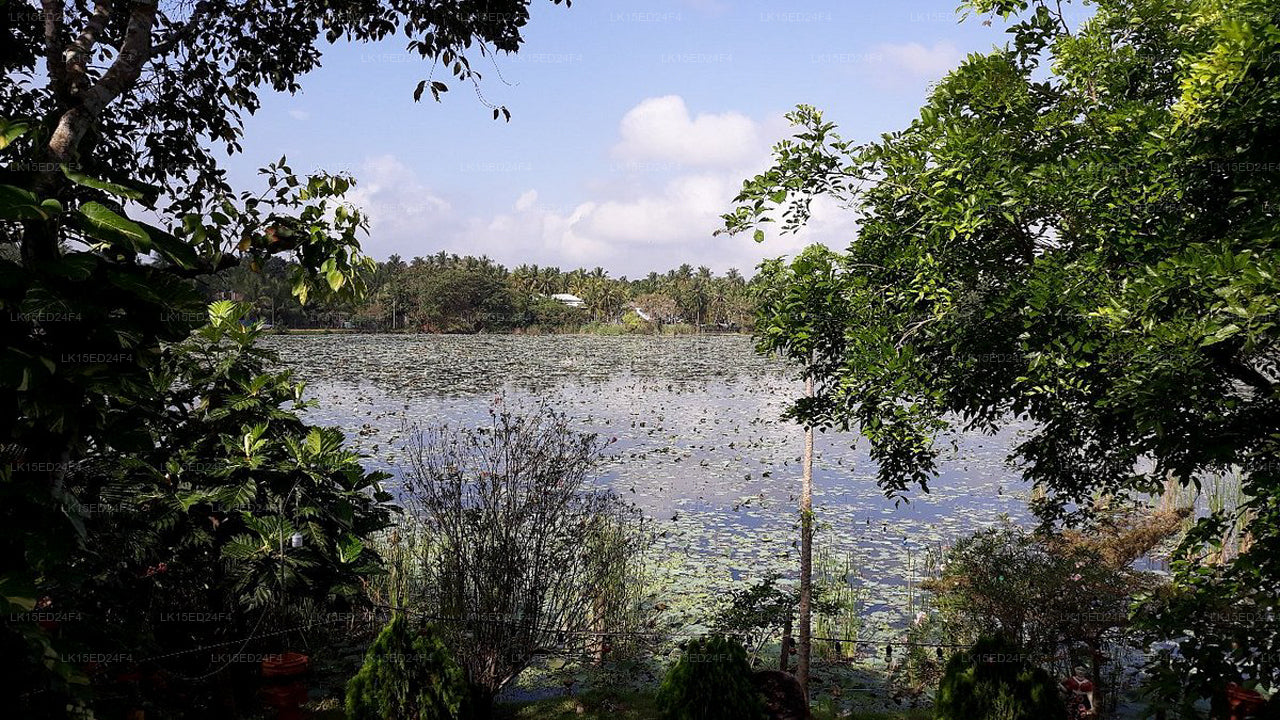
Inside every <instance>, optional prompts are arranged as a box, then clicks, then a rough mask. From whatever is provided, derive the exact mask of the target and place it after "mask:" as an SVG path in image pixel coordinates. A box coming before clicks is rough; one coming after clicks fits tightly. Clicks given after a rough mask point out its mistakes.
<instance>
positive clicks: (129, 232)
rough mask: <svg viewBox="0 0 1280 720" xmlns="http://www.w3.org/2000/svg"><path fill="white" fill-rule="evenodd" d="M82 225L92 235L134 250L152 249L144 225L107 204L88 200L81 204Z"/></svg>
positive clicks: (145, 250)
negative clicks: (123, 215) (118, 212)
mask: <svg viewBox="0 0 1280 720" xmlns="http://www.w3.org/2000/svg"><path fill="white" fill-rule="evenodd" d="M79 211H80V218H81V222H80V227H81V228H82V229H83V230H84V231H85V232H86V233H88V234H89V235H90V236H91V237H94V238H96V239H99V240H103V241H106V242H109V243H111V244H112V245H123V246H126V247H129V248H131V249H132V250H133V251H134V252H147V251H148V250H150V249H151V237H150V236H148V235H147V231H146V230H143V229H142V226H141V225H139V224H137V223H135V222H133V221H132V220H129V219H127V218H125V217H122V216H121V215H119V214H117V213H116V212H115V211H113V210H111V209H110V208H108V207H107V206H106V205H103V204H102V203H97V202H87V203H85V204H83V205H81V206H80V208H79Z"/></svg>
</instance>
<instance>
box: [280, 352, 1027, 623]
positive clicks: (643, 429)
mask: <svg viewBox="0 0 1280 720" xmlns="http://www.w3.org/2000/svg"><path fill="white" fill-rule="evenodd" d="M267 344H268V345H270V346H271V347H273V348H275V349H276V350H278V351H279V352H280V353H281V356H282V360H283V361H284V362H285V363H287V364H288V365H290V366H292V367H294V368H295V369H296V370H297V372H298V374H299V376H300V377H301V378H302V379H304V380H306V381H307V382H308V395H309V396H310V397H313V398H315V399H317V400H319V401H320V407H319V408H317V409H316V410H314V411H312V412H311V415H310V419H311V420H312V421H313V422H319V423H323V424H331V425H337V426H339V427H342V428H343V429H345V430H346V431H347V433H348V436H349V437H350V439H351V441H352V442H353V444H355V445H356V446H357V447H358V448H359V449H360V450H361V451H363V452H365V453H368V454H370V455H371V456H372V458H371V462H372V463H374V464H376V465H378V466H380V467H382V468H383V469H386V470H388V471H390V472H392V473H393V474H395V473H397V472H399V466H398V464H397V463H398V461H399V457H398V456H397V453H398V452H399V449H400V446H401V442H402V438H403V433H402V428H403V426H404V424H405V423H418V424H421V425H433V424H439V423H447V424H454V425H458V424H462V425H465V424H476V423H479V422H481V421H482V420H483V419H484V418H485V416H486V415H487V413H488V409H489V406H490V404H491V403H492V402H494V400H495V398H497V397H503V398H504V401H505V402H506V403H507V404H508V405H512V406H523V407H536V406H537V405H538V404H539V403H541V402H546V403H547V404H548V405H549V406H551V407H554V408H556V409H557V410H560V411H562V412H565V413H567V414H568V415H569V416H570V417H571V418H573V419H574V422H575V424H576V425H577V426H578V427H579V428H580V429H582V430H586V431H590V432H596V433H599V434H600V435H602V436H604V437H606V438H614V437H616V438H617V442H616V443H615V444H614V445H612V446H611V449H612V451H613V453H614V454H613V456H612V457H611V458H610V459H609V460H608V462H606V463H605V464H604V466H603V467H602V474H601V479H602V481H603V482H606V483H608V484H609V485H610V486H612V487H613V488H614V489H615V490H616V491H617V492H619V493H620V494H622V495H623V496H625V497H628V498H631V499H632V500H634V501H635V502H636V503H637V504H638V505H639V506H640V507H641V508H643V509H644V511H645V513H646V514H647V515H648V516H649V517H651V518H653V519H654V521H655V522H656V527H657V528H658V531H659V532H660V533H663V535H662V537H660V541H659V542H660V544H661V547H660V557H661V558H662V559H663V561H664V565H663V569H662V571H663V572H665V573H666V574H667V576H666V578H665V580H666V585H667V587H666V590H665V592H666V593H668V594H671V595H673V596H683V597H684V598H685V599H686V600H687V602H684V603H679V604H678V603H672V604H673V605H680V606H683V607H685V608H687V612H688V613H689V616H690V617H691V618H694V619H696V617H697V615H698V614H699V612H698V608H699V607H701V606H705V605H706V603H707V601H708V599H709V598H710V597H712V596H713V595H714V594H719V593H722V592H723V591H724V590H725V589H726V588H729V587H732V586H733V585H734V584H735V582H751V581H754V580H755V579H758V578H759V577H760V576H761V575H763V574H764V573H765V572H767V571H768V570H770V569H773V568H777V569H780V570H781V571H782V572H784V574H785V575H787V576H794V568H795V566H796V563H795V562H794V559H795V553H796V549H795V548H794V547H793V542H794V540H795V539H796V537H798V532H797V531H796V523H797V513H796V512H795V509H794V508H795V502H796V495H797V493H798V490H799V477H800V465H799V461H800V454H801V451H802V441H803V436H802V432H801V430H800V429H799V428H798V427H797V426H795V425H793V424H791V423H789V422H785V421H782V420H780V416H781V413H782V411H783V409H784V408H785V407H786V405H787V403H788V402H789V401H790V400H792V399H793V398H794V397H796V396H797V395H798V394H799V393H800V391H801V389H802V387H801V384H800V383H799V382H798V381H796V380H795V379H794V377H793V376H792V375H791V374H790V373H789V372H788V371H787V368H786V367H785V366H784V365H783V364H781V363H780V362H778V361H774V360H767V359H764V358H761V357H759V356H758V355H756V354H755V353H754V351H753V349H752V344H751V340H750V339H749V338H746V337H742V336H703V337H673V338H654V337H590V336H541V337H530V336H505V335H504V336H379V335H354V336H353V335H333V336H279V337H272V338H270V339H269V340H268V341H267ZM1015 432H1016V431H1014V430H1011V431H1008V432H1005V433H1002V434H1000V435H997V436H994V437H984V436H980V435H962V436H959V437H957V438H955V440H956V443H957V449H956V450H954V451H952V450H951V449H950V448H948V449H947V451H946V454H945V455H944V461H943V462H942V474H941V476H940V477H939V478H938V479H937V480H936V481H935V482H932V483H931V484H930V490H931V492H930V493H929V494H928V495H923V494H920V493H915V494H914V495H913V496H912V498H911V502H910V503H907V504H900V505H898V506H897V507H895V504H894V502H893V501H890V500H887V499H886V498H885V497H884V496H883V494H882V493H881V491H880V489H879V488H878V487H877V486H876V484H875V481H874V468H873V467H872V466H871V465H870V461H869V459H868V457H867V454H866V452H865V443H863V444H862V445H860V446H859V445H857V444H855V443H854V439H855V438H854V436H852V435H850V434H839V433H825V434H820V435H819V436H818V438H817V442H816V449H817V452H818V455H817V463H816V468H815V485H816V495H815V504H816V507H817V515H818V519H819V522H820V523H822V524H823V525H824V527H823V528H822V529H821V531H820V535H819V540H818V542H819V543H821V544H823V545H824V546H825V547H827V548H830V549H831V550H833V551H834V552H835V553H836V554H837V556H843V555H844V554H851V555H852V557H853V559H854V561H855V564H856V566H857V567H859V568H860V576H861V578H862V582H863V583H864V585H865V587H866V588H867V590H868V602H869V610H870V611H871V612H870V613H869V614H870V616H871V620H872V625H873V626H875V625H876V623H879V626H880V627H884V628H888V627H890V626H894V625H897V624H898V623H899V622H900V620H901V615H902V612H903V611H904V609H905V607H906V602H905V598H904V593H905V592H906V586H907V583H908V577H907V568H908V563H907V556H908V553H912V554H913V555H914V556H915V557H916V558H917V564H918V557H919V554H920V553H919V551H920V550H921V549H923V548H926V547H936V546H937V545H939V544H943V543H950V542H952V541H953V540H955V539H956V538H958V537H961V536H963V535H966V534H968V533H971V532H973V531H974V530H976V529H979V528H981V527H985V526H989V525H991V524H993V523H996V522H998V521H999V518H1000V517H1001V515H1002V514H1007V515H1008V516H1009V517H1011V518H1013V519H1014V520H1015V521H1028V520H1029V514H1028V512H1027V509H1026V501H1025V497H1026V490H1027V488H1026V486H1025V485H1023V484H1022V483H1021V482H1020V481H1019V480H1018V479H1017V477H1016V475H1015V474H1014V473H1013V472H1012V471H1010V470H1009V469H1008V468H1007V467H1006V466H1005V463H1004V458H1005V456H1006V454H1007V451H1008V448H1009V447H1010V446H1011V444H1012V443H1013V441H1014V439H1015Z"/></svg>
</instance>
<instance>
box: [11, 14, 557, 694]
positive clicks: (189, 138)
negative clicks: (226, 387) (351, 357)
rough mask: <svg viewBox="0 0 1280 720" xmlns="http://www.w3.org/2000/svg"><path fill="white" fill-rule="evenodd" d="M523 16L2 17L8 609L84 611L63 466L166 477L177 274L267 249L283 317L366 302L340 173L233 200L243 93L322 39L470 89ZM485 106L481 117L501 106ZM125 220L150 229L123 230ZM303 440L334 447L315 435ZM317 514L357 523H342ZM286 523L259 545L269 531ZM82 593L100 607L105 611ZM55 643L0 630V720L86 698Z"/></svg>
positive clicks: (194, 312) (304, 60)
mask: <svg viewBox="0 0 1280 720" xmlns="http://www.w3.org/2000/svg"><path fill="white" fill-rule="evenodd" d="M555 1H556V2H558V0H555ZM566 4H567V3H566ZM528 5H529V2H528V1H527V0H506V1H503V2H497V3H494V2H488V1H486V2H479V1H478V0H476V1H474V2H471V1H464V2H459V3H450V4H447V5H440V4H438V3H407V4H405V3H400V4H395V5H388V4H378V3H360V2H354V3H345V4H343V3H338V4H334V3H322V4H314V3H306V2H304V3H301V4H299V3H293V2H274V3H272V2H268V3H266V4H264V3H258V2H254V3H241V2H234V1H228V2H222V1H220V0H200V2H196V3H177V4H171V5H164V6H162V5H161V4H160V3H158V2H156V1H155V0H140V1H139V2H115V1H112V0H104V1H103V2H96V3H93V4H89V3H83V2H74V3H68V2H63V1H62V0H48V1H45V2H42V3H40V4H39V5H38V6H32V5H28V4H23V5H21V7H20V8H12V9H6V21H7V22H6V24H5V26H4V29H3V40H2V41H0V45H2V46H3V51H2V52H0V63H3V67H2V69H3V72H0V107H3V108H4V114H5V117H4V118H0V150H2V151H4V153H5V166H6V167H5V170H4V171H3V172H0V243H3V246H4V247H3V249H4V252H3V253H0V309H3V311H4V312H3V321H2V322H3V335H4V338H5V348H4V354H3V356H0V403H2V404H3V412H0V443H3V447H4V453H5V463H4V464H3V466H0V481H2V484H0V556H3V559H2V560H0V597H2V598H3V600H4V609H5V610H7V611H10V612H13V613H29V611H31V610H32V608H34V607H36V606H37V604H38V603H40V604H43V603H48V602H58V601H59V598H58V597H53V596H52V595H50V593H51V592H52V591H54V590H56V591H57V592H56V593H54V594H55V595H59V596H62V597H79V598H80V600H81V601H86V602H87V601H90V600H94V598H86V597H83V596H81V595H80V592H81V590H84V589H86V588H87V585H86V583H87V582H88V581H89V579H88V578H86V577H85V574H84V571H85V565H86V563H85V562H84V561H85V558H86V555H87V547H89V546H90V544H91V538H90V537H89V535H88V531H87V530H86V528H85V520H86V510H85V507H86V506H85V503H83V502H82V500H81V499H80V498H79V497H78V496H77V494H76V488H75V486H74V485H73V483H72V479H73V477H72V473H73V471H78V470H80V469H81V468H82V467H84V466H86V465H87V464H92V463H94V462H97V461H100V460H104V459H105V460H111V461H113V466H114V467H124V468H127V469H128V470H129V473H130V474H132V475H135V476H137V477H141V478H144V479H146V480H147V481H149V482H153V483H157V484H161V485H165V484H169V483H171V482H172V480H173V478H172V477H171V475H172V474H173V473H172V472H170V471H169V470H168V468H166V467H165V465H164V464H163V463H161V464H157V462H160V461H157V460H156V456H157V455H159V454H160V453H161V452H162V451H164V450H166V449H172V450H173V451H174V452H175V453H176V452H177V451H178V448H176V447H172V446H166V445H163V444H161V445H157V440H156V438H155V437H154V436H152V435H150V434H149V433H148V432H147V429H148V428H149V427H152V426H154V425H155V424H156V423H158V422H159V420H158V418H161V417H165V416H167V414H168V413H169V412H170V411H171V410H172V408H171V407H170V406H169V405H167V404H166V400H167V398H168V396H167V395H166V393H167V392H168V391H170V390H174V389H175V388H180V387H184V383H191V382H194V381H196V380H198V379H199V378H193V377H187V376H183V375H181V374H178V373H173V372H171V367H170V366H169V365H168V363H169V361H170V360H171V359H172V357H173V356H172V354H171V349H172V347H173V346H174V344H176V343H180V342H181V341H183V340H184V339H185V338H186V337H187V336H188V335H189V334H190V333H191V332H192V331H193V330H195V329H196V328H198V327H199V326H200V325H201V324H202V323H203V322H204V321H205V320H206V318H207V314H206V312H205V309H204V306H203V303H202V302H201V299H200V297H199V295H198V294H196V293H195V291H194V289H193V288H192V286H191V280H192V279H195V278H199V277H203V276H208V275H209V274H213V273H217V272H219V271H221V270H224V269H226V268H228V267H230V266H232V265H236V264H240V263H243V264H245V265H249V266H250V267H251V268H255V269H256V268H257V267H260V266H261V265H263V264H264V263H265V262H266V261H267V260H268V258H270V257H272V256H277V255H285V256H288V257H290V258H291V259H292V260H293V261H294V264H292V265H291V266H290V272H291V273H292V275H291V277H290V285H291V289H292V291H293V293H294V295H295V297H297V298H298V299H299V300H300V301H302V302H305V301H307V300H308V299H309V298H312V299H326V298H332V299H335V300H337V301H341V300H343V299H344V298H346V299H350V298H353V297H355V296H358V295H359V294H360V293H361V291H362V290H363V276H364V273H365V271H367V270H368V269H369V266H370V263H369V261H368V260H367V259H365V258H364V257H363V256H361V255H360V253H359V242H358V239H357V238H358V235H359V233H360V232H362V231H363V230H364V229H365V223H364V219H363V217H362V216H361V215H360V213H359V212H357V211H355V209H354V208H351V207H349V206H347V205H345V204H343V203H342V202H341V197H342V196H343V194H344V193H345V192H346V191H347V190H348V189H349V187H350V185H351V180H350V179H349V178H346V177H341V176H330V175H327V174H318V175H316V176H314V177H308V178H299V177H297V176H296V175H295V174H294V173H292V171H290V170H289V168H288V167H287V166H286V165H285V163H284V161H283V159H281V161H280V162H279V163H277V164H274V165H272V166H270V167H268V168H267V169H266V170H265V171H264V172H265V173H266V175H267V177H266V178H265V180H266V185H267V187H266V189H265V190H264V191H263V192H261V193H244V192H241V193H237V192H235V191H234V190H233V189H232V188H230V187H229V186H228V184H227V183H226V181H225V173H224V171H223V170H222V169H221V168H220V167H219V166H218V164H217V162H216V160H215V151H216V150H219V149H226V150H227V151H228V152H238V151H239V150H240V144H239V140H240V137H241V125H240V118H241V114H242V113H243V112H245V111H248V112H250V113H252V112H254V111H255V110H256V109H257V108H258V105H259V101H258V96H257V92H258V90H259V89H260V88H262V87H264V86H266V87H270V88H271V89H273V90H276V91H289V92H293V91H296V90H297V89H299V87H300V84H299V81H300V78H301V77H302V76H303V75H304V74H306V73H307V72H308V71H310V70H311V69H313V68H315V67H316V66H317V65H318V62H319V58H320V55H321V53H320V45H321V43H320V39H321V36H323V37H324V39H325V40H326V41H328V42H336V41H338V40H339V39H344V40H349V41H357V42H364V41H376V40H379V39H383V38H386V37H388V36H390V35H392V34H395V33H397V32H401V31H403V32H405V34H406V35H407V36H408V38H409V48H410V50H411V51H416V52H418V53H419V54H421V55H422V57H423V58H424V59H428V60H431V61H432V62H440V63H444V64H445V65H446V66H447V67H448V68H449V69H450V72H451V73H452V74H453V76H454V77H456V78H458V79H459V80H462V81H467V82H472V81H476V80H478V79H479V78H478V75H477V74H476V73H474V72H472V71H471V69H470V65H469V61H468V58H467V56H466V53H467V52H469V51H471V50H472V48H475V49H477V50H478V51H479V52H480V53H481V54H489V53H491V52H495V51H501V52H513V51H515V50H516V49H518V47H519V45H520V43H521V35H520V29H521V28H522V27H523V25H524V24H525V22H526V21H527V19H528ZM445 90H447V87H446V86H445V85H444V84H443V83H441V82H440V81H438V80H433V79H428V80H424V81H422V82H421V83H419V85H418V87H417V88H416V90H415V94H416V95H417V96H418V97H421V95H422V94H424V93H425V92H427V91H429V92H430V93H431V94H432V96H433V97H437V98H438V97H439V94H440V93H441V92H444V91H445ZM493 111H494V117H495V118H496V117H498V116H499V115H502V114H504V113H505V109H503V108H499V107H495V108H493ZM135 210H145V211H147V212H148V216H150V217H158V218H159V221H158V222H157V224H156V225H151V224H148V223H143V222H139V221H137V220H134V219H130V214H131V212H132V211H135ZM251 299H252V298H251ZM223 369H224V370H225V369H226V368H223ZM165 373H169V374H168V375H165ZM166 378H167V380H168V381H169V382H170V383H171V384H170V385H167V386H166V385H165V384H164V380H165V379H166ZM264 382H265V385H253V386H250V387H249V388H247V389H246V393H245V394H246V396H245V397H241V398H238V400H237V402H239V403H244V404H247V405H246V406H252V405H253V404H254V403H255V402H257V401H259V400H260V399H261V398H262V397H265V396H266V394H268V392H269V390H270V388H274V387H276V385H275V384H274V383H273V382H272V381H271V380H270V379H268V380H267V381H264ZM206 399H208V398H206ZM220 399H221V398H220V397H218V398H212V401H213V402H211V403H210V405H213V406H216V405H217V404H218V403H217V401H219V400H220ZM207 408H208V406H205V407H200V406H197V409H195V410H192V412H199V411H202V410H206V409H207ZM242 409H243V407H237V408H232V409H231V410H229V411H227V412H237V411H239V410H242ZM259 410H260V412H261V416H260V418H259V419H260V420H262V421H263V422H266V421H268V420H276V421H278V420H280V419H281V418H279V417H278V416H276V415H275V414H274V413H277V412H282V411H280V410H279V409H278V408H265V409H263V408H259ZM256 427H257V424H250V429H251V430H252V429H253V428H256ZM238 430H239V428H238ZM158 434H159V436H160V437H161V438H163V439H165V440H167V441H170V440H172V438H171V437H169V436H167V435H165V434H164V433H163V432H162V431H161V432H158ZM251 435H252V433H249V434H248V436H246V435H244V434H241V435H240V438H241V439H242V440H243V441H244V452H243V455H244V456H245V457H246V458H247V459H251V458H253V457H254V454H255V453H254V451H253V449H254V447H255V443H257V442H259V441H263V442H270V441H264V440H263V438H261V437H258V438H254V437H251ZM304 435H305V433H304ZM246 437H247V438H248V439H245V438H246ZM321 444H322V445H324V446H325V447H324V450H325V452H326V453H328V452H329V451H331V450H333V448H331V447H329V442H328V440H327V439H324V438H321ZM343 462H344V463H345V462H347V460H344V461H343ZM230 474H232V475H233V473H230ZM338 475H341V473H339V474H336V475H331V476H329V477H328V478H327V479H326V482H337V477H338ZM137 477H133V478H129V479H130V480H136V479H137ZM361 477H362V478H363V477H364V476H363V474H361ZM116 479H124V478H116ZM213 479H214V480H217V481H223V480H227V479H228V477H227V476H216V475H215V477H214V478H213ZM168 491H169V492H172V488H170V489H169V490H168ZM252 495H253V494H252V493H249V494H248V496H250V497H251V496H252ZM193 507H196V506H188V507H183V508H181V509H182V510H183V511H190V512H195V510H192V508H193ZM326 510H329V511H333V512H335V514H337V515H340V516H343V517H344V519H345V520H346V521H347V522H348V523H350V522H351V521H352V518H351V516H352V514H353V512H354V510H353V508H350V507H347V506H345V505H339V506H338V507H337V508H326ZM188 519H189V520H192V521H194V518H188ZM290 519H291V520H296V518H290ZM281 521H283V518H281ZM245 522H246V524H249V523H248V521H247V520H245ZM282 527H283V525H281V524H279V523H276V524H272V525H271V526H270V527H268V526H266V525H262V526H260V528H259V529H260V530H262V534H264V535H265V536H267V537H270V538H275V537H276V536H277V535H279V534H280V533H281V532H282ZM204 530H205V529H204V528H201V531H202V532H203V531H204ZM255 532H256V530H255ZM329 549H331V548H329ZM357 554H359V553H357ZM279 555H280V556H282V558H283V556H285V555H287V553H285V552H284V551H283V550H281V551H280V552H279ZM213 558H214V559H212V560H210V561H211V562H217V559H216V558H217V555H214V556H213ZM233 560H234V559H233ZM90 564H91V563H90ZM157 567H159V566H157ZM166 567H167V566H166ZM286 580H287V578H286ZM96 600H100V601H101V604H102V606H103V607H108V606H109V605H110V604H111V603H113V602H119V601H120V599H119V598H96ZM22 617H24V618H28V617H29V615H24V616H22ZM60 635H62V637H59V638H54V634H53V633H52V632H49V631H48V630H47V629H46V628H42V627H40V626H39V625H38V624H37V623H35V622H34V621H29V620H26V619H24V620H21V621H19V620H15V621H14V622H11V623H7V624H6V625H5V627H4V629H3V631H0V643H3V645H4V649H5V655H6V657H9V656H14V657H26V658H28V659H30V660H31V662H30V664H29V665H28V666H27V669H30V670H32V671H33V674H34V675H35V677H27V676H26V675H19V674H15V675H9V676H7V677H6V681H5V682H4V683H3V686H0V690H3V691H4V692H5V696H4V701H5V702H6V707H9V708H10V709H11V710H14V711H15V712H18V713H20V714H24V715H26V716H31V717H38V716H41V715H42V714H45V713H46V712H47V713H50V714H54V715H56V716H61V715H62V714H63V713H64V712H65V711H66V707H67V706H68V702H67V697H66V696H67V695H68V694H69V693H73V691H75V690H76V688H81V689H83V688H84V686H85V683H84V682H83V681H84V678H83V676H82V673H81V672H80V670H79V669H77V664H76V663H71V662H67V661H66V659H67V657H68V656H69V652H70V651H71V650H77V649H78V650H83V649H84V646H83V645H80V646H77V644H76V642H75V641H74V638H68V637H67V636H68V635H74V633H72V632H70V631H65V632H62V633H60ZM55 641H56V642H55ZM79 694H80V697H79V699H75V698H72V699H71V700H72V701H71V703H70V704H71V705H72V706H75V707H80V708H84V707H86V706H87V704H88V700H87V699H86V698H85V697H84V694H83V693H79Z"/></svg>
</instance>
